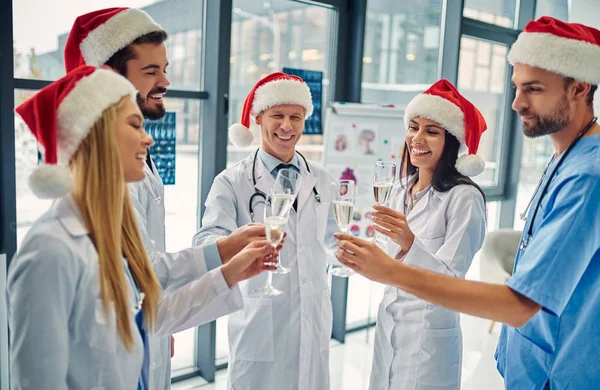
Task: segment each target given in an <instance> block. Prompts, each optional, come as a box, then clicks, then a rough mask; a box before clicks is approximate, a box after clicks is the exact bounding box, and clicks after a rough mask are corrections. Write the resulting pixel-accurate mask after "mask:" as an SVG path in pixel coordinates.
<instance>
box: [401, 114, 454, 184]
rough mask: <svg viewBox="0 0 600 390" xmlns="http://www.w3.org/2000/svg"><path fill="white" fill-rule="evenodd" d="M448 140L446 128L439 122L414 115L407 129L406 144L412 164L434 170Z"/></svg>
mask: <svg viewBox="0 0 600 390" xmlns="http://www.w3.org/2000/svg"><path fill="white" fill-rule="evenodd" d="M445 142H446V130H444V128H443V127H442V126H440V124H439V123H437V122H434V121H432V120H429V119H425V118H421V117H414V118H412V119H411V120H410V125H409V127H408V130H407V131H406V145H407V147H408V152H409V156H410V162H411V164H412V165H414V166H415V167H417V168H419V169H426V170H429V171H432V172H433V171H434V170H435V168H436V167H437V165H438V163H439V162H440V158H441V157H442V153H443V152H444V144H445Z"/></svg>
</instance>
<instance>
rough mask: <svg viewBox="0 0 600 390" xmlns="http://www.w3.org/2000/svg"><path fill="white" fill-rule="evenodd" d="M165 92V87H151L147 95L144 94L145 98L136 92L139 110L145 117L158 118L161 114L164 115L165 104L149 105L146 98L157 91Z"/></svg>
mask: <svg viewBox="0 0 600 390" xmlns="http://www.w3.org/2000/svg"><path fill="white" fill-rule="evenodd" d="M165 92H167V89H166V88H156V89H153V90H152V91H150V92H148V95H146V98H145V99H144V98H143V97H142V95H140V94H139V93H138V95H137V104H138V106H139V107H140V110H141V111H142V115H144V118H147V119H160V118H162V117H163V116H165V113H166V111H165V106H163V105H162V104H161V105H158V106H151V105H150V103H148V99H149V96H151V95H154V94H157V93H165Z"/></svg>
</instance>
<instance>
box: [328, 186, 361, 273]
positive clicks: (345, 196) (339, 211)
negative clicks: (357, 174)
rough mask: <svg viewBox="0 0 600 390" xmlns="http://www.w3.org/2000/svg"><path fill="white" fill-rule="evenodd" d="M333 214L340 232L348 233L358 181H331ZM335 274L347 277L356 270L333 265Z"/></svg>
mask: <svg viewBox="0 0 600 390" xmlns="http://www.w3.org/2000/svg"><path fill="white" fill-rule="evenodd" d="M331 190H332V191H331V192H332V194H333V195H332V203H333V214H334V216H335V222H336V223H337V225H338V228H340V232H342V233H345V234H348V231H349V230H350V222H351V221H352V216H353V215H354V201H355V198H356V183H354V181H352V180H340V181H336V182H333V183H331ZM329 273H330V274H332V275H334V276H340V277H344V278H347V277H348V276H351V275H353V274H354V271H353V270H352V269H350V268H348V267H346V266H341V267H333V268H331V269H330V271H329Z"/></svg>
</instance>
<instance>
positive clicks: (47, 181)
mask: <svg viewBox="0 0 600 390" xmlns="http://www.w3.org/2000/svg"><path fill="white" fill-rule="evenodd" d="M72 182H73V180H72V179H71V172H70V171H69V168H67V167H66V166H64V165H56V164H43V165H40V166H38V167H37V168H36V169H35V170H34V171H33V173H32V174H31V176H29V187H30V188H31V190H32V191H33V193H34V194H35V196H37V197H38V198H41V199H56V198H60V197H61V196H63V195H66V194H67V193H69V191H71V186H72Z"/></svg>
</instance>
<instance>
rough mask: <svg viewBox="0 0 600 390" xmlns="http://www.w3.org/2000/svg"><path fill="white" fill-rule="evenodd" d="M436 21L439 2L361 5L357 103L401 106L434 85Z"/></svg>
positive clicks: (379, 1)
mask: <svg viewBox="0 0 600 390" xmlns="http://www.w3.org/2000/svg"><path fill="white" fill-rule="evenodd" d="M441 17H442V1H439V0H437V1H436V0H425V1H418V2H408V1H388V0H370V1H369V2H367V20H366V26H365V43H364V55H363V77H362V95H361V96H362V97H361V100H362V101H363V102H365V103H394V104H399V105H406V104H408V102H409V101H410V100H411V99H412V98H413V97H414V96H415V95H416V94H417V93H420V92H423V91H424V90H425V89H427V88H428V87H429V85H431V84H432V83H433V82H435V81H436V80H437V78H438V70H439V69H438V63H439V52H440V25H441Z"/></svg>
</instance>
